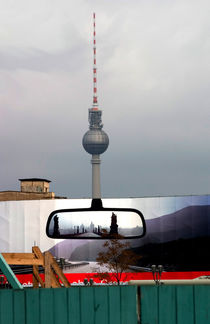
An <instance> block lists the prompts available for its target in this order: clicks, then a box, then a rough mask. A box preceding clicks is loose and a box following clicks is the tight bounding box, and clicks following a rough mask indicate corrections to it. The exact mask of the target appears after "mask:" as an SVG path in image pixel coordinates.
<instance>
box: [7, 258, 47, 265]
mask: <svg viewBox="0 0 210 324" xmlns="http://www.w3.org/2000/svg"><path fill="white" fill-rule="evenodd" d="M5 260H6V261H7V263H8V264H14V265H42V266H43V262H42V261H41V260H39V259H27V258H26V259H23V258H16V259H14V258H10V257H6V258H5Z"/></svg>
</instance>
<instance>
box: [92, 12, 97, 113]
mask: <svg viewBox="0 0 210 324" xmlns="http://www.w3.org/2000/svg"><path fill="white" fill-rule="evenodd" d="M92 109H93V110H98V96H97V66H96V14H95V12H94V13H93V108H92Z"/></svg>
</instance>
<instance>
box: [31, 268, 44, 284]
mask: <svg viewBox="0 0 210 324" xmlns="http://www.w3.org/2000/svg"><path fill="white" fill-rule="evenodd" d="M38 269H39V268H38V266H33V288H39V283H40V285H41V287H42V288H44V287H45V284H44V281H43V280H42V278H41V277H40V275H39V270H38Z"/></svg>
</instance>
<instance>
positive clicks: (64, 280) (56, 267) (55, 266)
mask: <svg viewBox="0 0 210 324" xmlns="http://www.w3.org/2000/svg"><path fill="white" fill-rule="evenodd" d="M48 253H49V254H50V256H51V257H50V258H51V266H52V268H53V269H54V271H55V273H56V274H57V275H58V277H59V279H60V280H61V281H62V283H63V284H64V287H66V288H69V287H70V283H69V282H68V280H67V278H66V276H65V275H64V273H63V271H62V270H61V268H60V267H59V265H58V264H57V262H56V261H55V259H54V258H53V256H52V254H51V253H50V252H48Z"/></svg>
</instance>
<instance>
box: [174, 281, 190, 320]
mask: <svg viewBox="0 0 210 324" xmlns="http://www.w3.org/2000/svg"><path fill="white" fill-rule="evenodd" d="M176 311H177V324H186V323H194V300H193V286H176Z"/></svg>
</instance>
